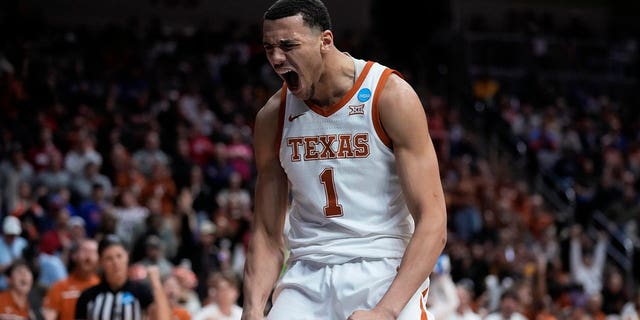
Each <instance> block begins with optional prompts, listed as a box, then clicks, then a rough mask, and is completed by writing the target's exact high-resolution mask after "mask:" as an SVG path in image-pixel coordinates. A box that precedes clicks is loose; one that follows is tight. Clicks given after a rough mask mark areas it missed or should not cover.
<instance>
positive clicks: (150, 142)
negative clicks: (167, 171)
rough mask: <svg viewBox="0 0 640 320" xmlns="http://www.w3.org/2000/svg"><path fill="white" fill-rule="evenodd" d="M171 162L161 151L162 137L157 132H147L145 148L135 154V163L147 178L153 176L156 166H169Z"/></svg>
mask: <svg viewBox="0 0 640 320" xmlns="http://www.w3.org/2000/svg"><path fill="white" fill-rule="evenodd" d="M169 160H170V159H169V156H167V154H166V153H165V152H164V151H162V149H160V137H159V134H158V132H156V131H149V132H147V134H146V137H145V140H144V147H143V148H142V149H138V150H136V151H135V152H134V153H133V161H135V163H137V165H138V168H139V169H140V172H142V174H143V175H144V176H145V177H146V178H149V177H150V176H151V174H152V172H153V168H154V166H155V165H156V164H160V165H163V166H167V165H169Z"/></svg>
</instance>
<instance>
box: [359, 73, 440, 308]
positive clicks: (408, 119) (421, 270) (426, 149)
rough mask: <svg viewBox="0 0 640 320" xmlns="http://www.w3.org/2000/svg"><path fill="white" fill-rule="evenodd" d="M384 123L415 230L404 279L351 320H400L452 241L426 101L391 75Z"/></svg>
mask: <svg viewBox="0 0 640 320" xmlns="http://www.w3.org/2000/svg"><path fill="white" fill-rule="evenodd" d="M379 112H380V119H381V121H382V125H383V127H384V129H385V130H386V132H387V134H388V135H389V137H390V138H391V140H392V142H393V150H394V153H395V156H396V158H397V165H398V175H399V176H400V179H401V181H402V188H403V192H404V196H405V198H406V201H407V206H408V208H409V211H410V212H411V215H412V216H413V218H414V220H415V232H414V234H413V236H412V238H411V241H410V242H409V245H408V247H407V249H406V251H405V254H404V256H403V259H402V262H401V264H400V268H399V270H398V275H397V276H396V278H395V280H394V281H393V283H392V284H391V286H390V287H389V289H388V291H387V293H386V294H385V295H384V297H383V298H382V300H381V301H380V302H379V303H378V305H377V306H376V307H375V308H374V309H373V310H371V311H364V312H360V311H357V312H355V313H354V314H353V315H352V316H351V317H350V319H374V318H375V319H395V318H396V317H398V315H399V313H400V311H401V310H402V309H403V307H404V306H405V305H406V303H407V302H408V300H409V299H410V298H411V296H412V295H413V294H414V293H415V292H416V291H417V290H418V288H419V286H420V284H421V283H423V281H424V280H425V279H426V278H427V277H428V276H429V274H430V273H431V271H432V270H433V268H434V266H435V263H436V261H437V259H438V256H439V255H440V254H441V252H442V250H443V249H444V246H445V243H446V236H447V231H446V221H447V219H446V205H445V199H444V192H443V190H442V184H441V181H440V174H439V169H438V161H437V158H436V153H435V149H434V147H433V144H432V141H431V137H430V136H429V133H428V127H427V119H426V116H425V112H424V109H423V107H422V103H421V102H420V99H419V97H418V96H417V94H416V93H415V91H414V90H413V88H412V87H411V86H410V85H409V84H408V83H407V82H406V81H404V80H403V79H402V78H400V77H399V76H397V75H391V76H390V77H389V80H388V81H387V83H386V85H385V87H384V89H383V91H382V93H381V96H380V100H379Z"/></svg>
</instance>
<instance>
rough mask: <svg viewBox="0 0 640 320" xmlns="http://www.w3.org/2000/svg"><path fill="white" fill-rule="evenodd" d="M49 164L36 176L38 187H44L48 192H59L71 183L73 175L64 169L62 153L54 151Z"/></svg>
mask: <svg viewBox="0 0 640 320" xmlns="http://www.w3.org/2000/svg"><path fill="white" fill-rule="evenodd" d="M50 158H51V159H50V160H49V161H48V164H47V166H46V167H45V168H43V170H41V171H40V172H39V173H38V175H37V176H36V182H35V185H36V187H44V188H45V189H46V191H47V192H57V191H58V190H60V189H62V188H68V187H69V186H70V185H71V175H70V174H69V172H67V171H66V170H65V169H64V166H63V163H62V155H61V154H59V153H54V154H52V155H51V156H50Z"/></svg>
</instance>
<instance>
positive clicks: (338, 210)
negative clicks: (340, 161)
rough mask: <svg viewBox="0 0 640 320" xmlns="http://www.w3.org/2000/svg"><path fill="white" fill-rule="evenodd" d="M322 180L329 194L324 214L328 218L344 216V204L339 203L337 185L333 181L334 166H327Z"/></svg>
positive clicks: (321, 176) (326, 192) (321, 175)
mask: <svg viewBox="0 0 640 320" xmlns="http://www.w3.org/2000/svg"><path fill="white" fill-rule="evenodd" d="M320 182H321V183H322V184H323V185H324V191H325V194H326V195H327V205H326V206H324V216H325V217H327V218H334V217H342V206H341V205H340V204H339V203H338V194H337V193H336V185H335V183H334V182H333V168H326V169H324V170H323V171H322V173H321V174H320Z"/></svg>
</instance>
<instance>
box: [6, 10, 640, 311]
mask: <svg viewBox="0 0 640 320" xmlns="http://www.w3.org/2000/svg"><path fill="white" fill-rule="evenodd" d="M325 2H326V4H327V6H328V8H329V11H330V13H331V15H332V20H333V25H334V33H335V40H336V44H337V46H338V48H339V49H341V50H343V51H348V52H350V53H351V54H352V55H353V56H355V57H359V58H364V59H371V60H378V61H380V62H383V63H385V64H387V65H389V66H391V67H394V68H396V69H398V70H399V71H400V72H402V73H403V74H404V75H405V77H406V79H407V80H408V81H409V82H410V83H411V84H412V85H413V86H414V88H416V90H417V91H418V92H419V94H420V96H421V98H422V100H423V103H424V105H425V107H426V110H427V114H428V116H429V126H430V130H431V136H432V138H433V140H434V142H435V145H436V148H437V152H438V156H439V160H440V169H441V174H442V179H443V184H444V187H445V192H446V196H447V206H448V215H449V224H448V225H449V230H450V235H449V242H448V244H447V247H446V249H445V255H443V259H442V260H441V262H443V263H442V264H439V265H438V269H437V270H436V272H435V273H434V275H433V278H434V285H433V288H432V291H431V295H430V301H431V304H432V307H433V308H434V310H436V311H437V312H440V314H441V315H444V316H443V317H441V318H443V319H446V318H447V316H446V315H447V314H449V313H447V312H454V311H453V310H455V308H457V307H459V306H460V305H461V302H460V301H461V300H460V298H459V297H458V296H456V295H452V294H451V292H450V291H448V290H447V289H446V288H447V287H448V286H449V287H450V286H451V285H455V286H458V287H460V288H462V289H466V290H468V292H469V293H470V294H471V297H472V298H471V301H470V302H469V306H470V308H471V309H472V310H474V311H475V312H477V313H479V314H480V315H482V316H484V315H487V314H490V313H492V312H494V311H497V310H500V308H501V307H503V308H504V307H505V306H503V305H502V304H501V301H502V300H501V299H500V297H505V296H507V294H505V293H510V292H513V293H515V295H514V296H515V297H516V299H515V301H516V306H515V308H516V309H518V310H519V311H520V312H521V313H522V314H525V315H526V316H527V317H529V318H530V319H534V318H536V316H540V317H541V316H546V317H547V318H544V319H553V318H557V319H578V318H579V317H581V316H591V317H593V318H595V319H602V317H603V316H604V315H608V316H611V317H613V316H614V315H620V314H622V313H623V309H625V306H626V308H627V309H629V308H635V310H638V307H639V306H638V304H640V301H639V298H638V287H639V281H640V276H639V275H640V262H639V260H638V257H639V256H640V254H639V250H640V241H639V240H638V239H639V238H640V236H639V233H640V231H639V229H640V228H639V225H640V224H639V223H640V195H639V193H638V190H640V188H639V187H640V117H639V111H638V110H640V108H638V102H639V99H638V94H637V91H638V72H639V71H640V70H639V68H638V67H639V64H638V63H639V61H638V35H639V32H640V22H639V21H640V20H638V19H637V17H638V14H639V13H640V10H639V9H640V4H639V2H637V1H604V0H585V1H579V0H571V1H551V0H537V1H535V0H529V1H525V0H521V1H506V0H504V1H503V0H486V1H472V0H457V1H454V0H450V1H445V0H439V1H422V2H420V1H417V2H414V1H407V0H396V1H378V0H354V1H337V0H327V1H325ZM269 4H270V3H269V2H267V1H248V0H242V1H206V0H141V1H125V0H113V1H76V0H58V1H36V0H24V1H20V0H8V1H3V2H2V4H0V10H1V12H0V19H1V20H0V133H2V135H1V137H0V210H1V211H0V216H2V217H5V216H7V215H14V216H17V217H19V218H20V219H21V222H22V236H23V237H25V239H27V240H28V241H29V242H30V243H31V247H33V248H36V249H34V250H31V251H35V252H36V253H33V252H31V253H30V254H31V256H27V258H31V259H35V258H34V257H35V256H37V255H38V254H42V252H44V253H45V254H50V255H52V256H56V255H57V254H59V252H60V250H61V248H60V247H55V246H54V247H49V246H43V245H42V243H41V239H42V235H44V234H45V233H47V232H51V231H52V230H53V231H59V230H68V229H71V228H72V227H73V226H79V225H81V226H82V228H83V230H82V232H84V233H86V236H89V237H100V236H101V235H102V234H105V233H108V232H115V233H119V234H121V235H123V236H124V237H125V238H126V240H127V241H128V243H129V245H130V248H131V253H132V263H134V264H137V263H142V262H144V261H146V260H145V259H148V258H149V257H146V256H145V255H146V251H145V247H146V245H147V244H148V243H149V241H148V239H149V237H151V236H160V238H161V240H162V241H163V245H162V247H163V257H162V258H163V259H165V260H163V261H166V263H168V264H167V265H168V266H169V267H170V268H169V270H168V271H167V272H170V273H171V272H176V270H174V269H177V268H182V269H180V272H187V273H189V272H191V273H189V274H191V275H193V279H197V282H195V281H191V282H189V281H186V280H185V283H184V288H183V289H184V290H185V291H186V292H192V293H194V295H192V298H191V299H195V300H197V301H192V302H199V303H201V304H204V303H205V301H208V300H207V281H206V279H207V277H208V276H209V275H210V273H211V272H212V271H223V272H231V273H235V274H236V275H237V276H238V278H239V279H240V280H241V273H242V272H241V271H242V263H243V259H244V250H245V249H246V244H247V242H248V241H249V239H250V232H249V225H250V223H251V214H252V209H253V207H252V205H253V199H252V198H253V182H254V179H255V168H254V166H253V158H252V157H253V154H252V150H251V147H252V136H251V135H252V128H253V127H252V125H253V117H254V116H255V112H256V111H257V110H258V109H259V108H260V106H262V105H263V104H264V102H265V101H266V99H267V98H268V97H269V95H270V94H271V92H273V91H274V90H276V89H277V88H278V87H279V86H280V82H279V80H278V79H277V78H276V77H275V75H274V74H273V72H272V71H271V70H270V68H269V65H268V63H267V61H266V59H265V58H264V53H263V52H262V44H261V35H260V26H261V16H262V13H263V12H264V10H265V9H266V8H267V7H268V5H269ZM96 189H100V190H102V191H103V192H104V194H103V195H102V196H101V198H99V199H96V195H95V193H94V191H95V190H96ZM185 199H188V200H187V201H186V202H185V201H181V200H185ZM189 200H191V201H189ZM185 203H186V204H185ZM131 212H135V213H136V214H129V213H131ZM65 216H66V217H68V218H67V219H66V220H65V218H64V217H65ZM61 217H62V218H61ZM73 217H80V218H81V220H78V219H75V220H74V219H72V218H73ZM69 221H74V222H75V223H71V224H70V223H69ZM150 221H155V224H154V223H149V224H147V223H146V222H150ZM65 232H66V231H65ZM205 233H210V234H213V235H214V236H215V237H214V240H213V242H212V243H204V242H203V240H202V238H203V237H202V235H203V234H205ZM572 239H577V240H576V242H575V243H576V244H579V250H577V251H576V254H578V256H581V257H579V258H580V259H578V260H576V261H573V260H572V259H574V258H575V257H574V256H573V255H572V254H571V248H572V245H571V244H572ZM601 240H602V241H606V243H605V245H604V247H605V248H606V250H605V259H604V262H603V263H602V265H601V266H598V265H597V263H596V265H595V266H594V264H593V263H591V264H589V263H588V261H587V260H592V261H591V262H593V260H594V259H593V258H596V257H597V256H598V247H599V246H598V243H599V241H601ZM205 242H206V241H205ZM193 246H197V247H198V248H207V250H213V251H214V253H212V254H211V257H207V258H203V257H202V256H201V255H199V252H196V253H194V252H193V251H194V250H190V251H189V250H184V248H193ZM203 250H204V249H203ZM25 255H26V253H25ZM595 260H596V262H597V259H595ZM585 262H586V263H587V266H589V265H591V266H592V267H593V268H587V269H589V271H588V272H589V276H585V274H581V272H585V271H584V270H585V269H580V268H576V267H575V266H576V265H581V266H584V263H585ZM184 269H186V271H185V270H184ZM581 270H582V271H581ZM40 275H42V272H41V273H40ZM54 280H55V279H43V278H40V279H39V282H38V284H37V285H38V286H39V288H40V290H41V291H40V292H46V290H47V288H48V286H49V285H50V284H51V283H52V282H53V281H54ZM594 282H595V283H594ZM0 284H1V282H0ZM2 289H4V288H2ZM194 296H195V298H194ZM241 299H242V297H240V298H239V301H238V302H240V301H241ZM181 301H182V300H181Z"/></svg>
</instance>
